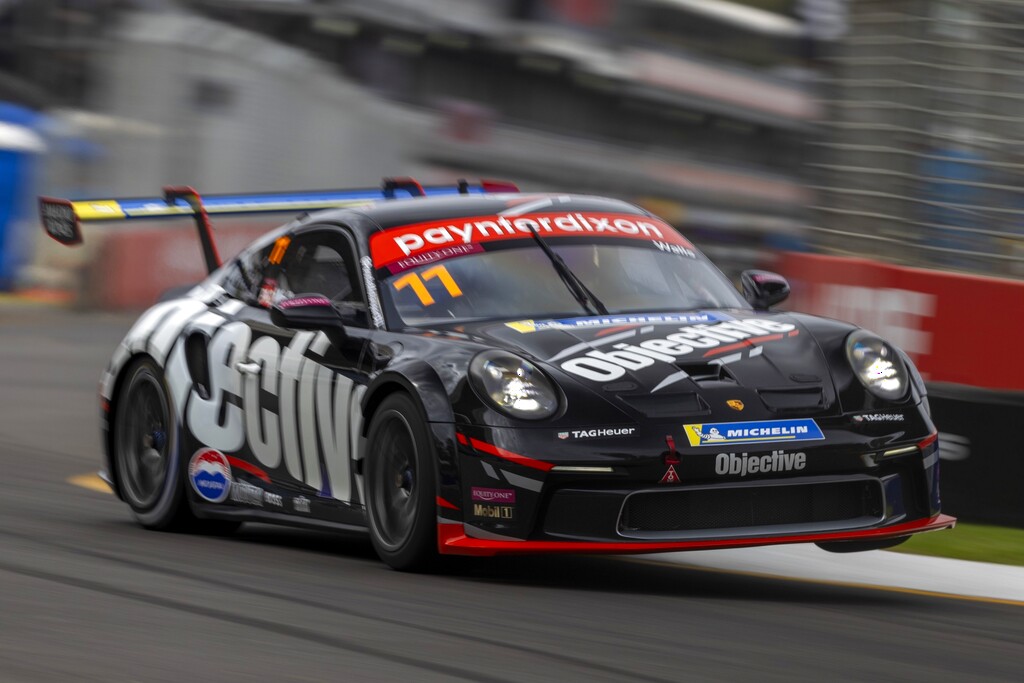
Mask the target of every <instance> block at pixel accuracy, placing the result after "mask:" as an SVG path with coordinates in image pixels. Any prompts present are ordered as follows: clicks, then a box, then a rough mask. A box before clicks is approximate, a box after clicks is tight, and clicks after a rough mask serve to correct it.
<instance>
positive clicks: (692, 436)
mask: <svg viewBox="0 0 1024 683" xmlns="http://www.w3.org/2000/svg"><path fill="white" fill-rule="evenodd" d="M683 431H685V432H686V438H687V440H688V441H689V442H690V445H691V446H720V445H722V444H741V443H766V442H770V441H818V440H820V439H824V438H825V435H824V434H823V433H822V432H821V429H820V428H819V427H818V423H816V422H815V421H814V420H810V419H803V420H767V421H764V422H716V423H714V424H693V425H684V426H683Z"/></svg>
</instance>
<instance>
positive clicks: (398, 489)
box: [365, 394, 437, 571]
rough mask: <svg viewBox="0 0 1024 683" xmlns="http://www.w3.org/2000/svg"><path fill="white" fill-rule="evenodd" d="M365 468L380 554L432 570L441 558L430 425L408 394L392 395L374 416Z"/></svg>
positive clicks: (410, 567) (409, 567) (404, 565)
mask: <svg viewBox="0 0 1024 683" xmlns="http://www.w3.org/2000/svg"><path fill="white" fill-rule="evenodd" d="M365 471H366V480H365V486H366V507H367V517H368V518H369V519H368V521H369V526H370V539H371V541H372V542H373V547H374V549H375V550H376V551H377V554H378V555H379V556H380V558H381V559H382V560H384V562H386V563H387V564H388V565H389V566H391V567H392V568H394V569H399V570H404V571H424V570H427V569H430V568H431V567H432V566H433V565H434V563H435V561H436V559H437V530H436V527H435V524H434V518H435V516H436V512H435V502H434V501H435V497H436V491H437V486H436V483H435V480H436V475H435V472H434V458H433V454H432V450H431V447H430V441H429V438H428V434H427V427H426V425H425V424H424V422H423V419H422V418H421V417H420V415H419V411H418V410H417V408H416V405H415V404H414V403H413V401H412V399H411V398H409V396H407V395H405V394H392V395H391V396H388V397H387V398H386V399H384V402H383V403H382V404H381V405H380V408H379V409H378V410H377V412H376V413H375V414H374V416H373V419H372V421H371V422H370V431H369V447H368V449H367V455H366V468H365Z"/></svg>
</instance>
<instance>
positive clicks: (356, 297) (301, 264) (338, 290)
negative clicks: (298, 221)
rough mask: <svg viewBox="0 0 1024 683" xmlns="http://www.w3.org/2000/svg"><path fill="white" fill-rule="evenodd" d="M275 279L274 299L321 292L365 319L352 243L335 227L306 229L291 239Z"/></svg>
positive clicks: (337, 304) (341, 307) (364, 307)
mask: <svg viewBox="0 0 1024 683" xmlns="http://www.w3.org/2000/svg"><path fill="white" fill-rule="evenodd" d="M275 279H276V286H277V293H276V296H275V299H276V300H279V299H282V298H288V297H290V296H295V295H299V294H321V295H323V296H325V297H327V298H328V299H330V300H331V301H332V302H333V303H334V304H335V305H336V306H338V308H339V309H344V310H345V311H347V312H350V313H353V314H356V315H357V317H358V318H359V319H360V320H361V321H365V318H366V305H365V303H364V301H363V293H362V289H361V287H360V284H359V271H358V269H357V268H356V263H355V255H354V253H353V250H352V245H351V244H350V242H349V240H348V239H347V238H346V236H345V235H343V234H341V233H339V232H337V231H336V230H330V231H328V230H322V231H316V232H308V233H304V234H301V235H298V236H296V237H295V238H294V239H292V240H291V242H290V243H289V244H288V246H287V249H286V250H285V253H284V256H283V258H282V259H281V264H280V268H279V269H278V272H277V274H276V278H275Z"/></svg>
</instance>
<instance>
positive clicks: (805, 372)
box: [461, 310, 838, 420]
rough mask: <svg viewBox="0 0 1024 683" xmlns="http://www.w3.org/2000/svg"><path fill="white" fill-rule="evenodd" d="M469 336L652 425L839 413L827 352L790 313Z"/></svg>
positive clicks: (536, 326) (484, 331)
mask: <svg viewBox="0 0 1024 683" xmlns="http://www.w3.org/2000/svg"><path fill="white" fill-rule="evenodd" d="M461 328H462V330H463V331H464V332H465V333H467V334H469V335H471V336H472V337H476V338H477V340H478V341H480V342H482V343H486V344H488V345H489V346H496V347H502V348H506V349H509V350H511V351H515V352H517V353H520V354H522V355H524V356H526V357H529V358H531V359H533V360H535V361H538V362H539V363H540V364H541V365H542V366H544V367H545V369H546V370H547V371H548V372H550V373H551V374H552V376H554V377H556V378H557V379H558V380H559V381H560V382H562V383H563V384H564V383H565V382H567V381H568V382H572V383H574V384H576V385H579V386H581V387H582V388H585V389H587V390H589V391H591V392H593V393H595V394H597V395H599V396H601V397H603V398H605V399H609V400H613V402H614V403H616V404H618V405H619V406H620V407H624V408H625V409H627V410H628V411H630V412H634V413H639V414H641V415H644V416H647V417H675V416H679V415H684V414H692V415H713V416H714V415H717V416H721V417H722V418H732V419H741V420H749V419H757V418H758V417H772V416H778V415H781V414H801V415H816V414H820V415H825V414H832V413H834V412H837V411H838V406H837V401H836V392H835V387H834V386H833V382H832V378H831V375H830V373H829V371H828V365H827V363H826V360H825V358H824V356H823V354H822V352H821V349H820V348H819V347H818V344H817V342H816V341H815V339H814V338H813V336H812V335H811V334H810V333H809V332H808V330H807V329H806V328H805V327H804V326H803V325H801V324H800V322H799V321H798V319H797V317H795V316H792V315H787V314H785V313H758V312H754V311H747V310H731V311H699V312H693V313H679V314H668V313H666V314H652V315H641V314H630V315H613V316H602V317H587V318H569V319H561V320H520V321H513V322H502V323H495V322H488V323H480V324H473V325H463V326H461ZM740 413H742V414H740Z"/></svg>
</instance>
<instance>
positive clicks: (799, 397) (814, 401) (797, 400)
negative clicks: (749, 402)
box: [757, 387, 825, 413]
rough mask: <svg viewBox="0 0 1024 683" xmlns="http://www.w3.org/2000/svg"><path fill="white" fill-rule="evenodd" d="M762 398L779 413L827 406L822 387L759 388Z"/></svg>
mask: <svg viewBox="0 0 1024 683" xmlns="http://www.w3.org/2000/svg"><path fill="white" fill-rule="evenodd" d="M757 393H758V394H759V395H760V396H761V400H762V401H764V404H765V405H766V406H767V407H768V409H769V410H773V411H775V412H777V413H784V412H787V411H790V410H813V409H815V408H824V407H825V395H824V393H823V392H822V390H821V387H801V388H799V389H759V390H758V392H757Z"/></svg>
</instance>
